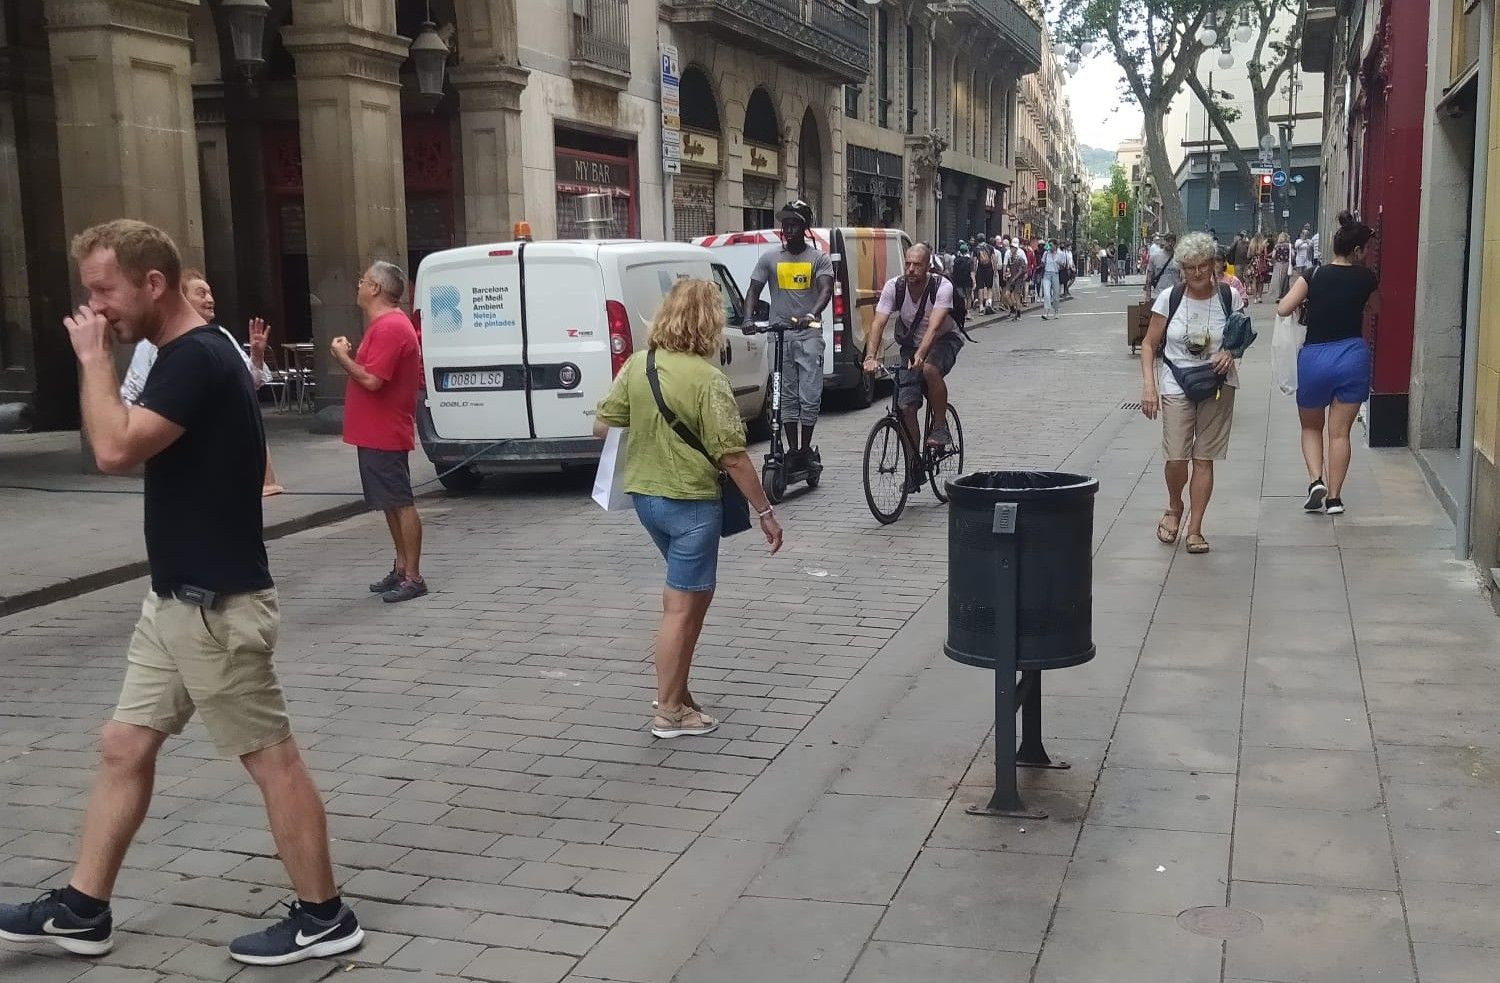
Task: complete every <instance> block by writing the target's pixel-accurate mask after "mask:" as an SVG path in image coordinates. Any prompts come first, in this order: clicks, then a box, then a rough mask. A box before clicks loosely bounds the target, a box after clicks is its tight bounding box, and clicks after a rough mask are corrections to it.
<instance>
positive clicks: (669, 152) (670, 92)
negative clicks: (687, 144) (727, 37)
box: [661, 44, 682, 174]
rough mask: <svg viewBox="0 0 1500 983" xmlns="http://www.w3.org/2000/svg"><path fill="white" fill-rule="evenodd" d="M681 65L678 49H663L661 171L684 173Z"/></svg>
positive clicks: (665, 45)
mask: <svg viewBox="0 0 1500 983" xmlns="http://www.w3.org/2000/svg"><path fill="white" fill-rule="evenodd" d="M681 113H682V66H681V65H679V64H678V62H677V46H676V45H675V44H664V45H662V46H661V169H662V173H664V174H681V173H682V133H681V130H682V114H681Z"/></svg>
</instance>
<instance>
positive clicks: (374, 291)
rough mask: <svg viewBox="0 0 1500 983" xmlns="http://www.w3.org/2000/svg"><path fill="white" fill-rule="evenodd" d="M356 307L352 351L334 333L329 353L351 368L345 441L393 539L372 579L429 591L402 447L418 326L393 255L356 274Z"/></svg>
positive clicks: (405, 590) (386, 595) (388, 593)
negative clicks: (360, 317) (358, 325)
mask: <svg viewBox="0 0 1500 983" xmlns="http://www.w3.org/2000/svg"><path fill="white" fill-rule="evenodd" d="M355 289H356V291H357V297H358V303H359V309H360V310H361V311H363V312H364V314H365V336H364V338H362V339H361V340H360V343H359V355H358V357H357V358H356V357H351V356H350V354H349V339H348V338H345V337H342V336H340V337H338V338H335V339H333V357H334V359H335V360H336V361H337V362H338V363H339V364H340V365H342V366H343V367H344V371H345V372H348V373H349V384H348V386H347V387H346V388H345V391H344V443H346V444H353V445H354V446H355V448H357V449H358V452H359V480H360V484H361V485H362V486H363V488H364V493H365V502H366V503H367V504H368V505H369V506H370V508H372V509H380V510H381V511H382V512H384V513H385V521H386V524H387V525H388V526H390V529H391V539H392V540H393V541H394V542H395V545H396V562H395V563H394V564H393V565H392V567H391V572H390V573H388V574H386V575H385V576H384V577H383V578H382V579H380V580H378V581H376V582H375V583H373V584H371V585H370V590H371V591H372V592H374V593H377V594H379V595H380V596H381V598H382V599H383V600H386V601H390V602H395V601H409V600H411V599H412V598H414V597H421V596H422V595H423V594H425V593H427V583H426V581H424V580H423V579H422V572H421V560H422V519H421V517H420V516H418V515H417V506H416V502H415V500H414V499H413V497H412V490H411V467H410V465H409V464H408V462H407V457H406V456H407V453H408V452H409V451H410V450H411V449H412V447H413V446H415V444H416V440H415V428H414V427H413V421H412V410H413V408H414V406H415V405H416V399H417V390H418V389H420V388H421V385H422V362H421V358H422V352H421V345H420V344H419V343H418V341H417V330H416V328H415V327H413V326H412V323H411V319H410V318H408V317H407V316H406V313H405V312H404V311H402V310H401V298H402V297H404V296H405V295H406V274H405V273H403V272H402V271H401V267H399V266H396V265H394V264H392V263H386V262H380V261H377V262H374V263H371V264H370V268H369V269H368V270H366V271H365V274H364V276H362V277H360V278H359V284H358V286H357V287H356V288H355Z"/></svg>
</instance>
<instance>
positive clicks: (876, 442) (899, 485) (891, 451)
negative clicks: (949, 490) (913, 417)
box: [865, 417, 911, 525]
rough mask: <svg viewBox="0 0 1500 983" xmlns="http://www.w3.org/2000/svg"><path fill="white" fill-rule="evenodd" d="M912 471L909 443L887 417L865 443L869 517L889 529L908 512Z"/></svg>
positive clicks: (877, 424) (866, 490)
mask: <svg viewBox="0 0 1500 983" xmlns="http://www.w3.org/2000/svg"><path fill="white" fill-rule="evenodd" d="M910 469H911V460H910V455H909V454H908V451H907V447H906V441H905V440H904V439H902V436H901V428H900V427H899V426H897V425H896V421H895V420H893V419H891V418H890V417H885V418H883V419H881V420H880V421H879V422H877V423H876V424H875V426H874V427H872V428H871V429H870V436H869V437H868V438H867V439H866V440H865V502H866V503H868V504H869V506H870V514H871V515H873V516H875V519H876V521H878V522H880V523H881V524H882V525H890V524H891V523H892V522H895V521H896V520H897V519H899V518H900V517H901V510H902V509H904V508H906V479H907V475H908V473H909V472H910Z"/></svg>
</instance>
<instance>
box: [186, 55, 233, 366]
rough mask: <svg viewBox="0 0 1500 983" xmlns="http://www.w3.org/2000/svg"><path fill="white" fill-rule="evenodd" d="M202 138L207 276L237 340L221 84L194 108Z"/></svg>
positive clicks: (202, 91) (202, 94) (202, 88)
mask: <svg viewBox="0 0 1500 983" xmlns="http://www.w3.org/2000/svg"><path fill="white" fill-rule="evenodd" d="M193 118H194V122H195V124H196V130H197V134H198V137H197V139H198V182H199V185H200V192H199V193H200V194H201V196H202V198H203V272H204V273H206V274H207V275H208V282H209V283H210V284H211V285H212V286H213V290H214V303H215V306H216V307H217V308H218V311H219V314H218V316H219V317H220V318H221V319H226V320H227V319H228V318H229V317H231V316H232V317H233V318H234V319H235V322H237V323H233V324H225V327H227V328H229V330H230V331H232V332H234V333H235V335H236V336H237V337H242V338H243V337H244V336H243V335H241V334H240V332H242V331H243V330H244V329H245V325H244V323H243V319H244V317H245V315H244V308H243V306H242V305H241V302H240V293H239V277H238V276H236V275H235V250H234V215H233V211H232V209H231V202H232V200H233V196H232V194H231V193H230V187H231V185H230V180H229V127H228V125H227V124H226V123H225V114H224V87H223V85H222V83H218V82H213V83H199V85H198V92H197V96H196V98H195V99H194V102H193Z"/></svg>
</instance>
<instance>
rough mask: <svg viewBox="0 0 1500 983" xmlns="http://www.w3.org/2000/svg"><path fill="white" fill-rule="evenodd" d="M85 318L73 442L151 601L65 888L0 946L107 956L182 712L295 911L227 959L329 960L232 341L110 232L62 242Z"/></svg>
mask: <svg viewBox="0 0 1500 983" xmlns="http://www.w3.org/2000/svg"><path fill="white" fill-rule="evenodd" d="M72 249H73V258H74V260H75V261H76V262H77V263H78V272H79V277H80V279H81V280H82V281H83V286H84V288H85V289H86V290H87V291H88V295H89V302H88V304H87V305H86V306H84V307H80V308H79V309H78V310H77V311H75V312H74V313H73V314H72V316H70V317H68V318H66V319H65V321H64V325H65V326H66V328H67V331H68V336H69V339H70V340H71V342H72V344H73V350H74V352H75V354H77V356H78V365H79V388H80V391H81V397H82V404H83V426H84V432H85V433H86V434H87V436H88V439H89V443H90V444H91V445H92V447H93V450H94V457H95V460H96V461H97V463H98V465H99V468H100V470H102V471H104V472H106V473H110V474H120V473H124V472H128V471H131V470H132V469H134V468H136V467H137V466H139V465H141V464H143V463H144V464H145V466H146V496H145V499H146V501H145V516H146V557H147V560H148V561H149V563H150V568H151V590H150V592H149V593H148V594H147V595H146V602H145V604H144V605H143V606H142V609H141V617H140V621H139V622H138V623H137V624H136V628H135V634H134V635H133V636H132V638H131V640H130V646H129V650H128V652H127V658H128V663H129V664H128V666H127V668H126V670H125V681H124V684H123V686H122V687H121V691H120V701H119V705H118V706H117V707H116V709H115V713H114V719H112V720H110V721H109V722H107V723H106V724H105V725H104V729H103V732H102V734H101V736H100V743H101V748H102V752H103V753H102V756H101V763H100V773H99V777H98V780H97V782H96V784H95V786H94V791H93V794H92V796H91V797H90V799H89V803H88V810H87V812H86V813H85V816H84V822H83V833H82V837H81V842H80V844H79V851H78V860H77V863H76V864H75V865H74V867H73V873H72V876H71V878H70V879H69V881H68V884H67V885H66V886H65V887H63V888H61V889H59V890H54V891H48V892H47V893H45V894H43V895H42V896H41V897H40V898H38V899H37V900H35V901H32V902H29V903H27V904H20V905H0V939H4V940H8V941H12V942H51V943H53V944H55V945H57V946H58V947H60V948H62V949H65V950H67V951H68V952H72V953H75V954H78V955H88V956H99V955H103V954H104V953H106V952H108V951H109V950H110V949H111V948H112V947H113V945H114V936H113V918H112V915H111V912H110V908H109V898H110V895H111V894H112V893H113V891H114V886H115V878H116V876H117V875H118V874H119V872H120V865H121V864H122V863H123V861H124V859H125V852H126V850H127V849H129V847H130V842H131V840H132V839H134V837H135V834H136V831H137V830H138V829H139V828H140V824H141V821H142V820H143V819H144V818H145V816H146V810H147V807H148V806H149V805H150V803H151V790H152V780H153V777H154V774H155V769H156V758H157V755H158V754H159V753H160V751H161V747H162V744H163V742H165V741H166V739H167V737H168V736H169V735H172V734H177V733H180V732H181V731H182V729H183V727H184V726H186V724H187V722H188V720H189V719H190V718H191V717H192V716H193V714H194V712H195V711H196V712H198V713H199V715H200V716H201V717H202V720H203V723H204V725H205V726H206V727H207V729H208V733H209V736H210V737H211V738H212V739H213V741H214V744H215V745H216V746H217V748H218V749H219V751H220V753H221V754H223V755H225V756H226V757H237V758H239V759H240V760H241V761H242V762H243V763H244V765H245V768H246V769H247V770H248V771H249V772H250V775H251V777H252V778H254V779H255V782H256V784H257V785H259V786H260V790H261V794H262V796H263V798H264V799H265V804H266V812H267V813H268V815H269V817H270V824H271V834H272V837H273V838H274V840H275V842H276V850H277V853H278V854H279V855H280V856H281V858H282V862H283V863H284V864H285V865H286V869H287V873H288V874H289V875H290V876H291V880H292V885H293V887H295V888H296V891H297V901H296V902H295V903H294V904H292V905H291V907H290V911H289V913H288V916H287V917H286V918H284V919H282V920H281V921H279V922H276V923H275V924H273V925H272V926H270V927H269V928H267V929H266V930H264V931H262V932H257V933H254V934H252V935H246V936H243V937H241V938H238V939H236V940H234V942H232V943H231V944H230V947H229V953H230V955H231V956H232V957H234V958H235V959H237V960H239V961H240V962H244V963H251V964H257V965H283V964H286V963H292V962H298V961H300V960H303V959H309V958H313V957H317V956H330V955H335V954H337V953H341V952H347V951H349V950H351V949H353V948H355V947H357V946H358V945H359V944H360V942H361V941H363V939H364V932H363V931H362V930H361V929H360V927H359V922H358V920H357V919H356V918H355V917H354V912H352V911H351V910H350V909H349V907H348V906H347V905H345V904H344V903H343V900H342V899H341V898H340V897H339V893H338V890H337V889H336V888H335V886H334V882H333V868H332V865H331V863H330V862H329V855H328V833H327V823H326V819H325V817H324V813H323V804H322V801H321V799H320V797H319V794H318V790H317V787H316V786H315V785H314V784H313V780H312V776H311V775H310V774H309V773H308V770H307V766H306V765H305V764H304V763H303V761H302V757H301V755H300V753H299V752H298V749H297V742H296V741H295V740H294V739H293V738H292V732H291V725H290V723H289V722H288V719H287V712H286V702H285V700H284V699H283V697H282V693H281V684H280V683H279V682H278V681H277V678H276V672H275V668H274V666H273V665H272V654H271V653H272V648H273V647H274V645H275V642H276V633H277V628H278V624H279V619H278V615H277V605H276V591H275V588H274V587H273V586H272V582H271V573H270V570H269V568H268V566H267V563H266V547H265V542H264V540H263V538H262V535H261V511H260V505H261V480H262V477H263V474H264V468H265V465H264V462H265V438H264V434H263V432H262V430H261V420H260V407H259V404H258V403H257V402H256V399H255V393H254V390H253V388H252V387H251V384H250V378H249V376H248V375H247V374H246V372H245V366H244V362H243V361H242V360H241V359H240V355H239V352H238V351H237V350H236V348H235V346H234V343H233V342H231V341H230V340H229V338H228V337H227V336H226V335H225V334H224V332H223V331H222V330H221V329H220V328H219V327H218V326H216V325H210V324H205V323H204V321H203V318H202V316H201V315H199V314H198V313H197V312H196V311H194V310H193V308H192V307H191V306H190V305H189V303H188V301H187V298H185V297H184V296H183V294H182V289H181V284H180V279H181V271H182V263H181V260H180V258H179V256H178V253H177V247H176V245H175V244H174V243H173V242H172V240H171V239H170V238H169V237H168V236H167V235H166V233H164V232H162V231H161V230H160V229H156V228H153V227H152V226H150V225H147V224H145V223H144V222H136V221H132V220H129V219H120V220H117V221H114V222H107V223H105V224H103V225H98V226H95V227H93V228H91V229H88V230H86V231H85V232H82V233H80V234H79V235H78V236H77V237H75V238H74V240H73V245H72ZM142 340H144V341H149V342H151V343H152V344H154V345H156V346H157V348H158V349H159V354H158V355H157V359H156V364H155V366H154V367H153V368H152V370H151V375H150V376H149V377H148V379H147V381H146V385H145V388H144V389H143V390H142V392H141V394H140V396H139V397H138V399H137V401H136V405H134V406H126V405H125V403H124V402H122V401H121V399H120V393H119V382H118V380H117V379H116V377H115V362H114V354H113V347H114V344H115V343H116V342H120V343H124V344H130V345H133V344H135V343H136V342H138V341H142Z"/></svg>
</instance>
